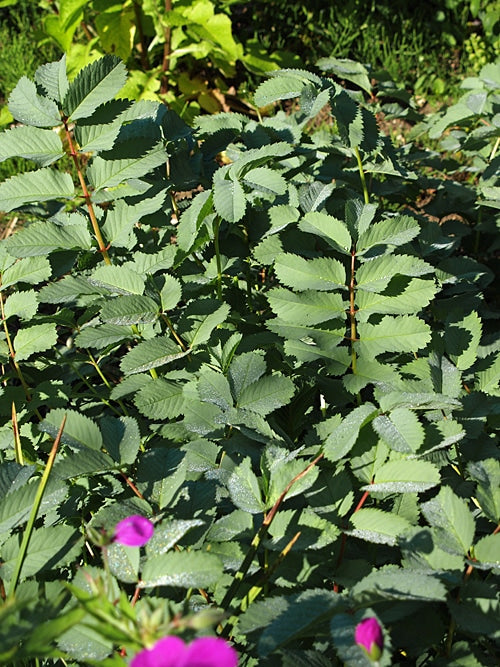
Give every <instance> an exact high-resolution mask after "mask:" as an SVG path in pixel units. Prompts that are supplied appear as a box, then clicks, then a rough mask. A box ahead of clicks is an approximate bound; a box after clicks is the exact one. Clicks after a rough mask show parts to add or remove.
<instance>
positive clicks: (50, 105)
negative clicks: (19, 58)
mask: <svg viewBox="0 0 500 667" xmlns="http://www.w3.org/2000/svg"><path fill="white" fill-rule="evenodd" d="M8 105H9V111H10V113H11V114H12V115H13V116H14V118H15V119H16V120H18V121H19V122H20V123H23V125H33V126H35V127H54V126H55V125H60V124H61V115H60V114H59V109H58V108H57V104H56V103H55V102H54V100H51V99H48V98H47V97H42V96H41V95H39V94H38V93H37V90H36V86H35V84H34V83H33V81H30V80H29V79H28V78H27V77H25V76H23V77H21V78H20V79H19V81H18V83H17V86H16V87H15V88H14V90H13V91H12V93H11V94H10V97H9V102H8Z"/></svg>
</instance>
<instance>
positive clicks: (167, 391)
mask: <svg viewBox="0 0 500 667" xmlns="http://www.w3.org/2000/svg"><path fill="white" fill-rule="evenodd" d="M134 403H135V405H136V407H137V409H138V410H139V411H140V412H141V413H142V414H143V415H145V416H146V417H149V418H150V419H164V420H167V419H175V417H178V416H179V415H180V414H181V412H182V411H183V407H184V397H183V393H182V385H181V384H178V383H176V382H172V381H171V380H165V379H164V378H158V379H155V380H154V382H149V383H148V384H146V385H145V386H144V387H142V388H141V389H139V391H138V392H137V394H136V396H135V398H134Z"/></svg>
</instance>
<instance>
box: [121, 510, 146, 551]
mask: <svg viewBox="0 0 500 667" xmlns="http://www.w3.org/2000/svg"><path fill="white" fill-rule="evenodd" d="M154 530H155V529H154V526H153V524H152V522H151V521H150V520H149V519H146V517H144V516H140V515H139V514H133V515H132V516H128V517H127V518H126V519H123V520H122V521H119V522H118V523H117V524H116V527H115V534H114V541H115V542H119V543H120V544H123V545H124V546H126V547H142V546H143V545H144V544H146V542H148V541H149V540H150V539H151V537H152V536H153V533H154Z"/></svg>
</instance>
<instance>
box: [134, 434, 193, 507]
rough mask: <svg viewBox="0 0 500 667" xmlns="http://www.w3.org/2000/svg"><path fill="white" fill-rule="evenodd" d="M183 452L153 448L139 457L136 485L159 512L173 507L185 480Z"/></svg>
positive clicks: (185, 465)
mask: <svg viewBox="0 0 500 667" xmlns="http://www.w3.org/2000/svg"><path fill="white" fill-rule="evenodd" d="M186 473H187V464H186V457H185V454H184V452H181V451H179V450H172V449H167V448H165V447H154V448H153V449H149V450H148V451H147V452H145V453H144V454H142V455H141V457H140V459H139V465H138V466H137V476H136V479H137V485H138V488H139V490H140V491H141V493H142V494H143V496H144V497H145V498H147V499H148V501H149V502H150V503H154V504H155V505H157V506H158V508H159V509H160V510H163V509H165V508H166V507H169V506H173V505H175V501H176V498H177V497H178V494H179V492H180V490H181V487H182V485H183V484H184V482H185V480H186Z"/></svg>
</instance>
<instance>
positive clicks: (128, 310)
mask: <svg viewBox="0 0 500 667" xmlns="http://www.w3.org/2000/svg"><path fill="white" fill-rule="evenodd" d="M158 314H159V306H158V304H157V303H156V302H155V301H153V299H151V298H150V297H148V296H138V295H136V294H123V295H120V296H117V297H116V298H114V299H111V300H110V301H108V302H106V303H105V304H104V306H103V307H102V308H101V319H102V321H103V322H107V323H109V324H122V325H123V324H129V325H132V324H148V323H151V322H155V321H156V320H157V318H158Z"/></svg>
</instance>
